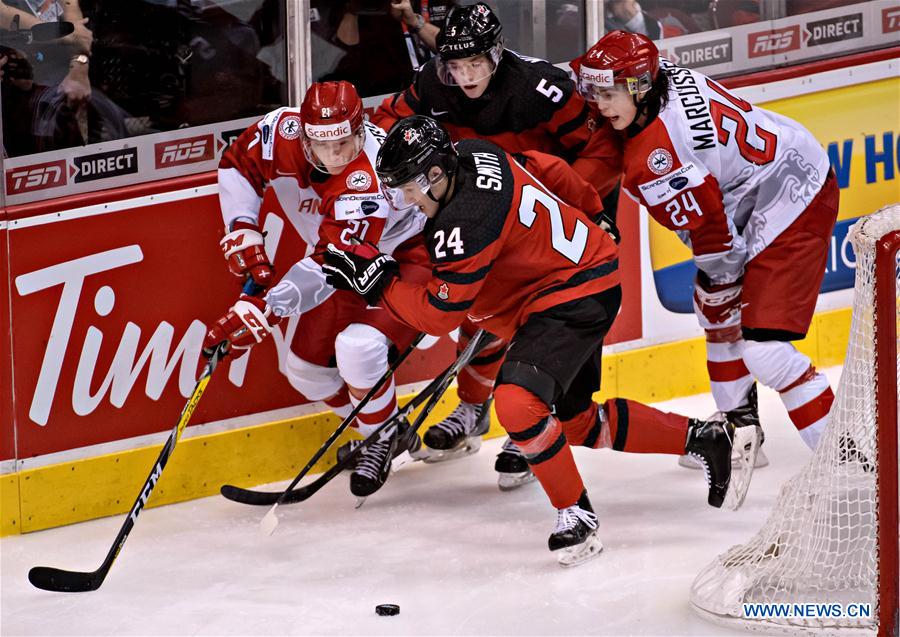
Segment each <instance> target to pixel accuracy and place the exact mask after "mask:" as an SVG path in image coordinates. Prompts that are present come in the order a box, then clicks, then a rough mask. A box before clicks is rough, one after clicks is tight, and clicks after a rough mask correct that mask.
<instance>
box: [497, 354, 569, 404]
mask: <svg viewBox="0 0 900 637" xmlns="http://www.w3.org/2000/svg"><path fill="white" fill-rule="evenodd" d="M500 385H512V386H516V387H519V388H520V389H523V391H525V390H527V392H530V393H531V394H533V395H534V396H536V397H537V398H538V399H539V400H541V401H543V402H544V403H546V404H547V405H552V404H553V400H554V398H555V397H556V394H557V391H558V386H557V384H556V380H555V379H554V378H553V377H552V376H550V375H549V374H548V373H547V372H545V371H544V370H542V369H540V368H539V367H536V366H535V365H531V364H529V363H523V362H520V361H516V360H507V361H505V362H504V363H503V365H502V366H501V367H500V373H499V374H498V375H497V386H498V387H499V386H500ZM494 394H495V396H496V390H494Z"/></svg>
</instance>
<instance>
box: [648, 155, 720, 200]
mask: <svg viewBox="0 0 900 637" xmlns="http://www.w3.org/2000/svg"><path fill="white" fill-rule="evenodd" d="M705 178H706V173H704V171H702V170H700V169H699V168H698V167H697V166H695V165H694V164H693V163H690V164H686V165H684V166H682V167H681V168H678V169H677V170H674V171H672V172H671V173H669V174H668V175H666V176H664V177H660V178H659V179H654V180H653V181H648V182H646V183H643V184H640V185H639V186H638V190H640V193H641V197H642V198H643V199H644V201H646V202H647V205H648V206H656V205H658V204H661V203H663V202H666V201H668V200H669V199H671V198H672V197H674V196H675V195H677V194H678V193H679V192H681V191H682V190H685V189H686V188H694V187H695V186H699V185H701V184H702V183H703V180H704V179H705Z"/></svg>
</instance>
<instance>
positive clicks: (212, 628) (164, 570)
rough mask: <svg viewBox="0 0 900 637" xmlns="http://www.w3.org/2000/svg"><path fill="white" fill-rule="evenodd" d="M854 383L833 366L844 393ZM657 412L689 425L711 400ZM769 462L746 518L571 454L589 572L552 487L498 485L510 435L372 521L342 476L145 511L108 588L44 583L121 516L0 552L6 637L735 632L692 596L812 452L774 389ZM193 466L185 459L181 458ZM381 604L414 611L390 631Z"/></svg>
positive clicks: (667, 478)
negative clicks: (252, 496) (262, 499)
mask: <svg viewBox="0 0 900 637" xmlns="http://www.w3.org/2000/svg"><path fill="white" fill-rule="evenodd" d="M839 373H840V370H839V369H832V370H828V375H829V378H830V380H831V383H832V386H836V385H837V380H838V375H839ZM659 406H661V407H663V408H665V409H670V410H672V411H680V412H681V413H685V414H688V415H692V416H701V417H702V416H706V415H708V414H709V413H711V412H712V411H713V410H714V406H713V401H712V397H711V396H710V395H708V394H705V395H700V396H694V397H689V398H682V399H676V400H671V401H668V402H666V403H661V404H660V405H659ZM760 412H761V418H762V422H763V426H764V428H765V431H766V443H765V450H766V453H767V455H768V456H769V459H770V460H771V465H770V466H769V467H766V468H764V469H760V470H758V471H757V472H756V473H755V475H754V478H753V484H752V485H751V487H750V492H749V494H748V496H747V500H746V502H745V504H744V506H743V508H742V509H741V510H740V511H737V512H731V511H726V510H716V509H712V508H711V507H709V506H707V505H706V485H705V483H704V480H703V473H702V472H701V471H691V470H688V469H682V468H680V467H678V466H677V464H676V459H675V458H674V457H671V456H661V455H638V454H624V453H616V452H612V451H609V450H604V451H592V450H588V449H582V448H577V449H575V456H576V459H577V461H578V465H579V467H580V468H581V471H582V475H583V476H584V479H585V483H586V484H587V486H588V491H589V493H590V496H591V500H592V502H593V504H594V507H595V509H596V510H597V513H598V515H599V517H600V532H601V537H602V540H603V544H604V551H603V553H602V554H601V556H600V557H598V558H597V559H595V560H593V561H591V562H588V563H587V564H585V565H582V566H579V567H577V568H573V569H563V568H560V567H559V566H558V565H557V563H556V558H555V557H554V555H553V554H551V553H550V552H549V551H548V550H547V544H546V542H547V536H548V535H549V533H550V532H551V531H552V530H553V528H554V526H555V522H556V513H555V511H554V510H553V509H552V508H551V507H550V504H549V502H548V501H547V499H546V497H545V496H544V494H543V492H542V491H541V489H540V486H539V485H538V484H537V483H532V484H529V485H526V486H524V487H522V488H521V489H519V490H517V491H513V492H509V493H501V492H500V491H499V490H498V489H497V485H496V475H495V474H494V471H493V463H494V456H495V455H496V453H498V452H499V450H500V445H501V442H502V440H501V439H496V440H490V441H487V442H485V444H484V445H483V447H482V449H481V451H480V452H479V453H477V454H475V455H473V456H469V457H466V458H463V459H460V460H455V461H452V462H446V463H441V464H433V465H425V464H422V463H416V464H414V465H410V466H407V467H404V468H403V469H402V470H401V471H400V472H398V473H397V474H395V475H394V476H392V477H391V478H390V480H389V481H388V483H387V484H386V485H385V487H384V488H383V489H382V490H381V491H380V492H378V493H377V494H375V495H373V496H372V497H370V498H369V499H368V501H367V502H366V506H364V507H362V508H361V509H359V510H355V509H354V508H353V506H354V504H355V498H354V497H353V496H352V495H351V494H350V492H349V486H348V480H347V477H346V476H342V477H340V478H338V479H337V480H335V481H334V483H332V484H330V485H329V486H328V487H327V488H326V489H324V490H323V491H321V492H320V493H318V494H317V495H316V496H314V497H313V498H312V499H311V500H310V501H309V502H306V503H303V504H296V505H290V506H283V507H279V517H280V524H279V526H278V529H277V530H276V532H275V534H274V535H273V536H272V537H269V538H264V537H262V536H260V534H259V532H258V524H259V520H260V518H261V517H262V516H263V515H264V514H265V512H266V511H267V508H266V507H248V506H244V505H240V504H236V503H233V502H229V501H227V500H225V499H223V498H221V497H210V498H205V499H203V500H197V501H193V502H188V503H183V504H176V505H170V506H165V507H160V508H154V509H147V510H145V511H144V512H143V514H142V515H141V518H140V520H139V522H138V524H137V526H136V528H135V529H134V531H133V532H132V534H131V537H130V538H129V539H128V542H127V543H126V545H125V548H124V549H123V552H122V554H121V555H120V556H119V559H118V560H117V562H116V564H115V565H114V566H113V568H112V571H111V572H110V574H109V576H108V577H107V579H106V582H105V583H104V584H103V586H102V587H101V588H100V590H98V591H96V592H92V593H80V594H71V593H48V592H46V591H40V590H37V589H35V588H33V587H32V586H31V585H30V584H29V583H28V579H27V573H28V569H29V568H31V567H32V566H36V565H45V566H56V567H59V568H66V569H76V570H93V569H95V568H97V566H99V564H100V562H101V561H102V560H103V557H104V555H105V554H106V551H107V549H108V548H109V545H110V542H112V539H113V537H114V536H115V534H116V532H117V531H118V529H119V526H120V525H121V523H122V517H121V516H116V517H112V518H105V519H102V520H94V521H92V522H86V523H82V524H76V525H72V526H67V527H63V528H59V529H51V530H47V531H41V532H38V533H31V534H27V535H23V536H12V537H6V538H3V539H2V541H0V573H2V579H0V584H2V589H0V608H2V610H0V633H2V634H3V635H4V636H5V635H324V634H329V635H351V634H352V635H356V634H366V635H369V634H371V635H624V634H634V635H730V634H735V635H736V634H745V633H733V632H728V631H727V630H726V629H724V628H721V627H718V626H715V625H712V624H708V623H706V622H705V621H703V620H702V619H700V618H699V617H697V616H695V615H694V614H693V613H692V612H691V611H690V609H689V607H688V593H689V590H690V585H691V582H692V580H693V578H694V576H695V575H696V573H697V572H698V571H699V570H700V569H701V568H702V567H703V566H705V565H706V564H707V563H708V562H709V560H710V559H712V558H713V557H714V556H715V555H716V554H717V553H720V552H722V551H723V550H725V549H726V548H728V547H729V546H731V545H732V544H736V543H738V542H741V541H744V540H746V539H747V538H748V537H750V536H751V535H752V534H753V533H754V532H755V531H756V530H757V528H759V526H760V525H761V524H762V523H763V521H764V520H765V518H766V516H767V514H768V512H769V510H770V508H771V507H772V505H773V504H774V502H775V497H776V495H777V493H778V488H779V485H780V484H781V483H782V482H783V481H784V480H785V479H787V478H788V477H789V476H790V475H791V474H793V473H794V472H796V470H797V469H798V467H799V466H800V464H801V463H802V462H804V461H805V460H806V459H807V458H808V457H809V453H810V452H809V451H808V450H807V448H806V446H805V445H804V444H803V442H802V441H801V440H800V436H799V435H798V434H797V433H796V431H795V430H794V429H793V427H792V426H791V425H790V422H789V421H788V419H787V415H786V413H785V411H784V408H783V406H782V405H781V401H780V400H779V399H778V397H777V394H776V393H775V392H772V391H770V390H767V389H765V388H760ZM176 453H177V451H176ZM380 603H395V604H399V605H400V615H399V616H396V617H379V616H377V615H376V614H375V606H376V605H377V604H380Z"/></svg>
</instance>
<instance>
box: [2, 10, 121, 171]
mask: <svg viewBox="0 0 900 637" xmlns="http://www.w3.org/2000/svg"><path fill="white" fill-rule="evenodd" d="M56 21H64V22H68V23H71V24H72V26H73V32H72V33H70V34H69V35H67V36H65V37H63V38H58V39H55V40H51V41H47V42H42V41H37V40H35V41H34V42H28V41H27V40H25V39H22V38H17V37H16V36H17V35H18V34H16V33H15V31H17V30H24V29H31V28H33V27H34V26H35V25H36V24H38V23H41V22H56ZM87 23H88V19H87V18H85V17H84V15H83V14H82V12H81V7H80V5H79V4H78V1H77V0H43V1H42V2H37V0H3V3H2V4H0V40H4V39H5V40H7V41H17V40H18V43H16V44H15V45H14V46H16V51H17V52H16V53H14V54H13V55H12V58H13V59H14V61H15V66H16V68H17V73H16V77H14V78H10V81H6V80H5V81H4V83H3V86H4V88H5V89H6V90H7V92H8V93H9V96H8V97H9V100H10V102H11V103H10V104H9V105H7V104H4V111H5V112H7V113H9V114H10V118H9V119H7V118H4V131H5V136H6V134H8V135H9V136H10V141H9V142H7V143H6V144H5V145H6V151H7V152H8V153H9V155H10V156H16V155H22V154H28V153H37V152H44V151H48V150H56V149H59V148H66V147H70V146H77V145H82V144H85V143H91V142H97V141H104V140H107V139H114V138H117V137H121V136H122V134H123V132H124V127H123V116H124V113H123V112H122V111H121V109H119V108H118V107H117V106H116V105H115V104H113V103H111V102H110V101H109V100H108V99H106V97H105V96H104V95H102V94H99V93H97V92H96V91H94V90H93V89H92V87H91V83H90V79H89V77H88V71H89V67H90V57H89V56H90V54H91V51H92V45H93V33H92V32H91V30H90V29H89V28H88V27H87ZM8 57H9V56H8ZM6 97H7V96H6V95H4V98H6ZM13 112H14V113H15V114H16V115H17V119H12V113H13ZM26 122H27V124H26V125H25V126H24V127H23V123H26ZM13 127H16V128H18V129H19V130H17V131H15V132H14V131H12V130H11V129H12V128H13ZM22 128H25V130H21V129H22Z"/></svg>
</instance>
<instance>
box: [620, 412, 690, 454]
mask: <svg viewBox="0 0 900 637" xmlns="http://www.w3.org/2000/svg"><path fill="white" fill-rule="evenodd" d="M603 406H604V409H605V410H606V416H607V420H608V422H609V436H610V439H611V440H612V448H613V449H615V450H616V451H628V452H631V453H671V454H678V455H681V454H683V453H684V444H685V441H686V440H687V428H688V418H687V416H681V415H679V414H673V413H669V412H665V411H660V410H659V409H654V408H653V407H650V406H648V405H644V404H642V403H639V402H635V401H633V400H627V399H625V398H613V399H611V400H607V401H606V402H605V403H604V405H603Z"/></svg>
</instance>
